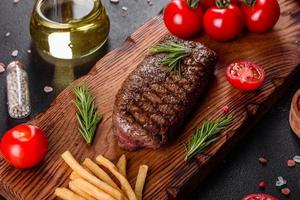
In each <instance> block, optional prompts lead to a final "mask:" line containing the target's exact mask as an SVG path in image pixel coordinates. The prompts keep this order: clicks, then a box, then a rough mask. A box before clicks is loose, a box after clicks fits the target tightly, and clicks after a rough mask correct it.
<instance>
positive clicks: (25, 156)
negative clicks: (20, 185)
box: [0, 124, 48, 168]
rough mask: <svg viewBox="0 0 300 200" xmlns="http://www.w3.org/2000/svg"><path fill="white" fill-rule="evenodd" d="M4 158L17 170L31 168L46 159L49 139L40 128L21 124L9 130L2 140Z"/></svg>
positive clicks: (0, 143) (0, 145)
mask: <svg viewBox="0 0 300 200" xmlns="http://www.w3.org/2000/svg"><path fill="white" fill-rule="evenodd" d="M0 148H1V153H2V156H3V158H4V159H5V160H6V161H7V162H8V163H10V164H11V165H12V166H14V167H16V168H30V167H33V166H35V165H37V164H38V163H39V162H40V161H41V160H43V159H44V157H45V155H46V153H47V149H48V144H47V137H46V135H45V134H44V132H43V131H41V130H40V129H39V128H37V127H35V126H32V125H28V124H21V125H18V126H16V127H14V128H12V129H10V130H8V131H7V132H6V133H5V134H4V136H3V137H2V139H1V142H0Z"/></svg>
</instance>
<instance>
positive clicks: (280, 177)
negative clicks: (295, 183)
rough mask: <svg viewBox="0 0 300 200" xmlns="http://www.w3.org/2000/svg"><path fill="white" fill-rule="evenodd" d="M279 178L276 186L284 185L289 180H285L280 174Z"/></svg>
mask: <svg viewBox="0 0 300 200" xmlns="http://www.w3.org/2000/svg"><path fill="white" fill-rule="evenodd" d="M277 179H278V180H277V181H276V187H280V186H283V185H285V184H286V183H287V181H286V180H284V179H283V177H282V176H278V177H277Z"/></svg>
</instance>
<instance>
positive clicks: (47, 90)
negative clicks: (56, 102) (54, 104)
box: [44, 86, 53, 93]
mask: <svg viewBox="0 0 300 200" xmlns="http://www.w3.org/2000/svg"><path fill="white" fill-rule="evenodd" d="M52 91H53V88H52V87H50V86H45V87H44V92H46V93H50V92H52Z"/></svg>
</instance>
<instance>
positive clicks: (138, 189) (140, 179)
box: [134, 165, 148, 200]
mask: <svg viewBox="0 0 300 200" xmlns="http://www.w3.org/2000/svg"><path fill="white" fill-rule="evenodd" d="M147 172H148V166H147V165H141V166H140V168H139V172H138V175H137V178H136V182H135V188H134V191H135V195H136V197H137V199H138V200H142V199H143V189H144V185H145V181H146V177H147Z"/></svg>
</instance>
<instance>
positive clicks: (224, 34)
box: [203, 4, 244, 41]
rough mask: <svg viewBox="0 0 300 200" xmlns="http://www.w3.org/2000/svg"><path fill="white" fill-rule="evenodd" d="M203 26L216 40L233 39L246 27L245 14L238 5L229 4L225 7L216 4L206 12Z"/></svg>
mask: <svg viewBox="0 0 300 200" xmlns="http://www.w3.org/2000/svg"><path fill="white" fill-rule="evenodd" d="M203 27H204V30H205V31H206V33H207V34H208V35H209V36H210V37H212V38H213V39H215V40H218V41H227V40H231V39H233V38H235V37H236V36H238V35H239V34H240V33H241V31H242V29H243V27H244V15H243V13H242V10H241V9H240V8H239V7H238V6H236V5H232V4H229V6H227V7H225V8H219V7H217V6H214V7H211V8H209V9H208V10H207V11H206V13H205V14H204V22H203Z"/></svg>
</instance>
